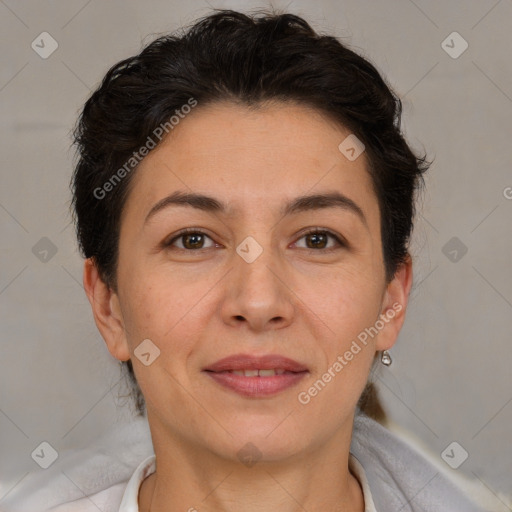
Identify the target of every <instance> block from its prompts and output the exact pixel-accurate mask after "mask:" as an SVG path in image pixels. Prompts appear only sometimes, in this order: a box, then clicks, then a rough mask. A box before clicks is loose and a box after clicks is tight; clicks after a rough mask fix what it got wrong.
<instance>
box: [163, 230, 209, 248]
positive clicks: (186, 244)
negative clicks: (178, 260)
mask: <svg viewBox="0 0 512 512" xmlns="http://www.w3.org/2000/svg"><path fill="white" fill-rule="evenodd" d="M205 237H206V238H209V239H210V240H212V239H211V238H210V237H209V236H208V235H207V234H206V233H204V232H203V231H201V230H199V229H194V228H188V229H183V230H182V231H180V232H179V233H178V234H177V235H176V236H175V237H174V238H172V239H171V240H169V241H168V242H164V243H163V246H164V247H171V246H174V243H175V242H176V241H178V240H182V242H183V244H182V247H179V246H178V247H177V248H178V249H180V250H183V251H194V250H199V249H209V247H204V238H205ZM211 247H213V246H211Z"/></svg>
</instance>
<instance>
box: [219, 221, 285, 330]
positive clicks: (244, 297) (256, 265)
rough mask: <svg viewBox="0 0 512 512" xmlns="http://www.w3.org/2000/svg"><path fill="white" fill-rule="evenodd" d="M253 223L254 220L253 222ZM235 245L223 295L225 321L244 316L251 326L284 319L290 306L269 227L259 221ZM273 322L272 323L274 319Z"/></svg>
mask: <svg viewBox="0 0 512 512" xmlns="http://www.w3.org/2000/svg"><path fill="white" fill-rule="evenodd" d="M253 226H254V224H253ZM251 233H252V234H251V235H248V236H246V237H245V238H244V239H242V241H241V242H239V243H238V245H237V246H236V248H235V249H236V254H234V258H233V264H234V268H233V271H232V272H230V273H229V275H230V277H229V279H230V282H229V285H228V287H227V290H226V295H225V297H224V300H225V303H224V307H223V312H224V314H225V315H227V318H225V321H228V322H229V321H232V320H233V319H234V318H236V319H238V320H240V319H241V318H243V319H245V320H246V321H247V322H248V323H249V324H250V325H251V326H252V327H253V328H254V329H264V327H265V325H267V324H268V323H269V322H271V321H272V320H273V321H274V322H275V321H276V320H280V321H281V322H284V323H287V321H289V320H290V318H291V315H292V311H293V306H292V304H291V302H290V298H291V297H290V295H291V292H290V291H289V290H288V288H287V286H286V285H285V279H286V277H285V275H284V273H285V271H284V267H283V265H282V261H281V258H280V257H279V247H278V246H277V244H275V243H274V240H273V236H272V231H271V230H269V229H268V228H267V227H266V226H265V225H263V224H260V227H259V229H257V230H252V231H251ZM274 322H273V323H274Z"/></svg>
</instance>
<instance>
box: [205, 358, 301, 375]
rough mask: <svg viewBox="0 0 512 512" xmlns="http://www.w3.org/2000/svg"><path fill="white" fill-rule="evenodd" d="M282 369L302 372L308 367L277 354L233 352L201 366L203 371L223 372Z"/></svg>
mask: <svg viewBox="0 0 512 512" xmlns="http://www.w3.org/2000/svg"><path fill="white" fill-rule="evenodd" d="M271 369H283V370H286V371H289V372H304V371H308V368H307V367H306V366H304V365H303V364H301V363H298V362H297V361H294V360H293V359H290V358H288V357H284V356H280V355H278V354H267V355H263V356H253V355H250V354H234V355H232V356H228V357H225V358H223V359H219V360H218V361H216V362H215V363H213V364H211V365H209V366H207V367H206V368H203V370H204V371H210V372H223V371H227V370H271Z"/></svg>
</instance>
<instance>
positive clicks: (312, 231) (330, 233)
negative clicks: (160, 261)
mask: <svg viewBox="0 0 512 512" xmlns="http://www.w3.org/2000/svg"><path fill="white" fill-rule="evenodd" d="M316 233H322V234H326V235H327V236H330V237H331V238H333V239H334V240H335V241H336V242H337V244H338V247H329V248H327V249H304V250H306V251H308V250H309V251H313V252H324V253H325V252H330V251H333V250H336V249H340V248H348V247H349V244H348V242H347V241H346V239H345V238H344V237H343V236H342V235H339V234H338V233H335V232H334V231H332V230H330V229H327V228H321V227H312V228H307V229H306V231H302V232H301V233H299V235H298V237H297V240H296V241H295V242H294V243H296V242H297V241H299V240H300V239H301V238H304V237H305V236H307V235H312V234H316ZM189 234H201V235H204V236H207V237H208V238H210V239H211V240H212V241H213V242H214V243H215V244H216V245H218V244H217V242H215V240H213V238H212V237H211V236H210V235H209V234H208V233H207V232H206V231H204V230H203V229H202V228H184V229H182V230H180V231H178V232H177V233H175V234H174V235H172V238H170V239H166V240H164V241H163V242H162V244H161V245H162V248H164V249H165V248H169V247H171V246H172V244H173V243H174V242H175V241H177V240H178V239H179V238H181V237H183V236H185V235H189ZM176 249H178V250H181V251H186V252H199V251H201V250H206V249H210V247H207V248H206V249H196V250H192V249H181V248H180V247H177V248H176Z"/></svg>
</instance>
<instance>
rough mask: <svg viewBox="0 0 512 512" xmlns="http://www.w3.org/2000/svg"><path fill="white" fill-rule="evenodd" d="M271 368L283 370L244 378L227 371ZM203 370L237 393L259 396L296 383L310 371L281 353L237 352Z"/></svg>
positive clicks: (245, 395) (270, 393)
mask: <svg viewBox="0 0 512 512" xmlns="http://www.w3.org/2000/svg"><path fill="white" fill-rule="evenodd" d="M272 368H280V369H283V370H285V373H283V374H281V375H273V376H269V377H260V376H256V377H246V376H244V375H235V374H233V373H227V372H229V371H230V370H258V369H259V370H270V369H272ZM203 372H205V373H206V375H208V376H209V377H210V378H212V379H213V380H215V381H216V382H217V383H218V384H220V385H221V386H223V387H225V388H227V389H230V390H231V391H234V392H235V393H237V394H239V395H242V396H244V397H250V398H262V397H269V396H272V395H276V394H278V393H280V392H282V391H284V390H285V389H288V388H290V387H292V386H294V385H296V384H297V383H298V382H299V381H300V380H302V379H303V378H304V377H305V376H306V375H307V374H308V373H309V370H308V368H307V367H306V366H304V365H303V364H301V363H298V362H297V361H294V360H293V359H290V358H288V357H284V356H280V355H274V354H268V355H264V356H251V355H248V354H236V355H233V356H229V357H226V358H224V359H220V360H219V361H217V362H215V363H214V364H212V365H210V366H208V367H206V368H204V369H203ZM223 372H225V373H223Z"/></svg>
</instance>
